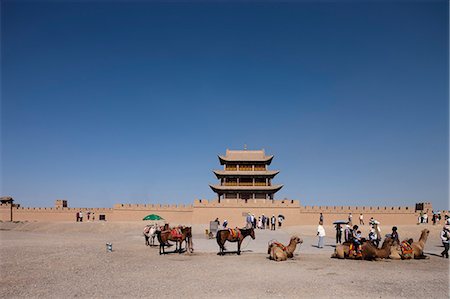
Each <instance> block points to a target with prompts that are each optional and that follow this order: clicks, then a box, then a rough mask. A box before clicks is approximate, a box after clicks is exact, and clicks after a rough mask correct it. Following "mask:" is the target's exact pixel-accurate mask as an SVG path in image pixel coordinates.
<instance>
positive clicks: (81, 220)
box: [79, 211, 83, 222]
mask: <svg viewBox="0 0 450 299" xmlns="http://www.w3.org/2000/svg"><path fill="white" fill-rule="evenodd" d="M79 215H80V222H83V212H81V211H80V213H79Z"/></svg>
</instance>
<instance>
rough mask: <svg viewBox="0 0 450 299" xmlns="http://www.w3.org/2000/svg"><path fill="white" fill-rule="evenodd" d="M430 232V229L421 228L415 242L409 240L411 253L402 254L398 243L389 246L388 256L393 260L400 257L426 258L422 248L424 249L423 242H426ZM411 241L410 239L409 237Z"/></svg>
mask: <svg viewBox="0 0 450 299" xmlns="http://www.w3.org/2000/svg"><path fill="white" fill-rule="evenodd" d="M429 234H430V231H429V230H428V229H424V230H422V232H421V233H420V238H419V241H417V242H411V243H412V244H411V248H412V253H411V254H404V252H402V250H401V246H400V245H395V246H392V247H391V253H390V255H389V258H391V259H393V260H400V259H402V260H403V259H411V258H413V259H428V258H429V257H427V256H425V255H424V254H423V250H424V249H425V243H426V242H427V239H428V235H429ZM411 241H412V239H411ZM402 243H403V242H402Z"/></svg>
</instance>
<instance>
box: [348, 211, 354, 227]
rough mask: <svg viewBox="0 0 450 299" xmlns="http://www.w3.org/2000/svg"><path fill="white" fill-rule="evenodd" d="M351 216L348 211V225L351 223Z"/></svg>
mask: <svg viewBox="0 0 450 299" xmlns="http://www.w3.org/2000/svg"><path fill="white" fill-rule="evenodd" d="M352 218H353V216H352V213H349V214H348V222H349V224H350V225H352V224H353V222H352Z"/></svg>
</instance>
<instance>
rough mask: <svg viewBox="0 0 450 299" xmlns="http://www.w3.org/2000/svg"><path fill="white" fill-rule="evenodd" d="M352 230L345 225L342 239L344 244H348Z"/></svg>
mask: <svg viewBox="0 0 450 299" xmlns="http://www.w3.org/2000/svg"><path fill="white" fill-rule="evenodd" d="M352 236H353V233H352V229H351V228H350V225H348V224H347V225H345V230H344V239H345V242H350V241H351V240H352Z"/></svg>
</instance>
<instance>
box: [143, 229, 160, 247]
mask: <svg viewBox="0 0 450 299" xmlns="http://www.w3.org/2000/svg"><path fill="white" fill-rule="evenodd" d="M158 229H159V227H158V225H156V224H154V225H147V226H146V227H144V232H143V234H144V238H145V245H146V246H155V237H156V231H157V230H158ZM149 240H151V241H149Z"/></svg>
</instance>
